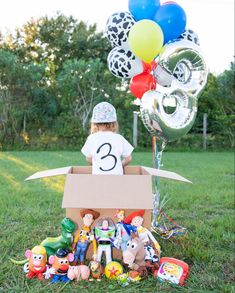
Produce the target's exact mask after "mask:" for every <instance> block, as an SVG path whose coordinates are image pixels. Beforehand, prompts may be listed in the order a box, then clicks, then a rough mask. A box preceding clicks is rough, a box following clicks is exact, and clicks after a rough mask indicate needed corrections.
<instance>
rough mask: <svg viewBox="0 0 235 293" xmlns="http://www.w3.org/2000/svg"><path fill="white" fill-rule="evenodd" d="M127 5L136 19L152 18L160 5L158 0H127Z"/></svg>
mask: <svg viewBox="0 0 235 293" xmlns="http://www.w3.org/2000/svg"><path fill="white" fill-rule="evenodd" d="M128 7H129V10H130V12H131V14H132V15H133V16H134V19H135V20H136V21H138V20H141V19H151V20H152V19H153V18H154V15H155V14H156V12H157V10H158V8H159V7H160V0H129V2H128Z"/></svg>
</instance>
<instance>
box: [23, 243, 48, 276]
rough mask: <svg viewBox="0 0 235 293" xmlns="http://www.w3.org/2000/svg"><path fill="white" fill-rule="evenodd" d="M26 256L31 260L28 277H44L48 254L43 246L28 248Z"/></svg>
mask: <svg viewBox="0 0 235 293" xmlns="http://www.w3.org/2000/svg"><path fill="white" fill-rule="evenodd" d="M25 256H26V257H27V259H28V260H29V262H28V273H27V275H26V278H29V279H31V278H33V277H36V278H37V279H44V273H45V271H46V269H47V264H46V263H47V254H46V249H45V248H44V247H43V246H40V245H38V246H35V247H34V248H33V249H32V250H26V251H25Z"/></svg>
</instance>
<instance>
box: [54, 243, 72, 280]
mask: <svg viewBox="0 0 235 293" xmlns="http://www.w3.org/2000/svg"><path fill="white" fill-rule="evenodd" d="M73 259H74V256H73V254H72V253H69V252H68V250H67V249H65V248H64V249H62V248H60V249H58V250H57V251H56V255H51V256H50V257H49V264H51V265H52V268H51V273H52V274H53V275H54V276H53V279H52V283H57V282H59V281H61V282H63V283H66V282H68V281H69V278H68V276H67V273H68V269H69V262H72V261H73Z"/></svg>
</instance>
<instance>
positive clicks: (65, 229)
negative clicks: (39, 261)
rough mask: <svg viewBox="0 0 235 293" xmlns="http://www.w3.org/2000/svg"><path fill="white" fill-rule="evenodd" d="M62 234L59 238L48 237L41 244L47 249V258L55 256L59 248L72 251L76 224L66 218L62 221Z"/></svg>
mask: <svg viewBox="0 0 235 293" xmlns="http://www.w3.org/2000/svg"><path fill="white" fill-rule="evenodd" d="M61 227H62V233H61V235H60V236H58V237H48V238H46V239H45V240H43V241H42V242H41V244H40V245H42V246H43V247H45V249H46V252H47V257H48V258H49V257H50V256H51V255H54V254H55V253H56V251H57V249H59V248H68V249H69V250H70V249H71V244H72V243H73V232H74V230H75V224H74V222H72V221H71V220H70V219H69V218H64V219H63V220H62V221H61Z"/></svg>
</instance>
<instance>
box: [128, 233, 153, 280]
mask: <svg viewBox="0 0 235 293" xmlns="http://www.w3.org/2000/svg"><path fill="white" fill-rule="evenodd" d="M144 259H145V249H144V243H143V242H142V240H141V239H140V238H139V236H138V235H137V234H135V233H132V234H131V240H130V241H129V242H128V243H127V249H126V250H125V251H123V262H124V263H125V264H127V265H128V267H129V268H130V269H132V270H134V271H137V272H139V273H140V276H141V277H142V278H144V277H147V275H148V272H147V269H146V266H145V265H146V263H145V260H144Z"/></svg>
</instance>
